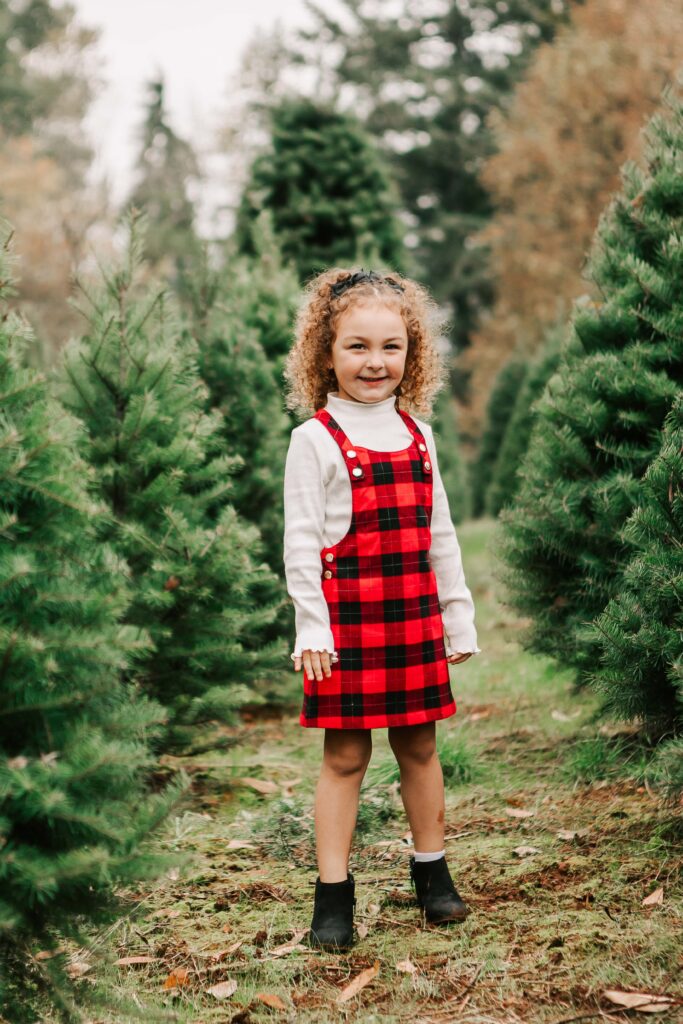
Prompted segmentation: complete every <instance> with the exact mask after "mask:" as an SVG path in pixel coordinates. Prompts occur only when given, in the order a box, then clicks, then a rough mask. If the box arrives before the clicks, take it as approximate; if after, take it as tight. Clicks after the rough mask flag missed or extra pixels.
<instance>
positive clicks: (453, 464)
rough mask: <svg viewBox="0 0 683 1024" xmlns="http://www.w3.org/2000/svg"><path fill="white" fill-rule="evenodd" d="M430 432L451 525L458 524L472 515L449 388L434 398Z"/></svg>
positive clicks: (465, 471) (469, 494)
mask: <svg viewBox="0 0 683 1024" xmlns="http://www.w3.org/2000/svg"><path fill="white" fill-rule="evenodd" d="M432 430H433V433H434V440H435V441H436V446H437V449H438V456H439V472H440V473H441V479H442V480H443V485H444V488H445V491H446V494H447V496H448V506H449V508H450V512H451V518H452V520H453V522H454V523H461V522H463V520H465V519H467V518H468V517H469V515H470V514H471V508H472V495H471V491H470V486H469V479H468V476H467V468H466V466H465V461H464V459H463V457H462V455H461V452H460V438H459V436H458V426H457V421H456V418H455V403H454V401H453V397H452V395H451V393H450V391H449V390H448V389H444V390H443V391H440V392H439V394H438V395H437V398H436V402H435V403H434V419H433V421H432Z"/></svg>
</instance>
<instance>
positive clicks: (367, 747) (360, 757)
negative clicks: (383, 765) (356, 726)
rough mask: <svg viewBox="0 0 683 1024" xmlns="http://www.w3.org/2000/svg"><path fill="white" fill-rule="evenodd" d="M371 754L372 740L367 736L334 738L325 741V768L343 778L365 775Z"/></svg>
mask: <svg viewBox="0 0 683 1024" xmlns="http://www.w3.org/2000/svg"><path fill="white" fill-rule="evenodd" d="M368 733H369V730H368ZM371 754H372V740H371V738H370V736H369V735H368V736H367V737H366V736H363V737H360V738H359V737H356V736H353V737H351V736H348V737H340V736H335V737H334V739H329V738H328V737H326V739H325V750H324V757H323V760H324V764H325V767H326V768H327V769H328V770H329V771H331V772H333V773H334V774H335V775H339V776H341V777H343V778H346V777H349V776H353V775H361V776H362V775H365V771H366V769H367V767H368V764H369V763H370V756H371Z"/></svg>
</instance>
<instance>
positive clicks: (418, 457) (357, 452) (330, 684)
mask: <svg viewBox="0 0 683 1024" xmlns="http://www.w3.org/2000/svg"><path fill="white" fill-rule="evenodd" d="M397 412H399V413H400V415H401V416H402V417H403V420H404V421H405V423H406V425H407V427H408V429H409V430H410V433H411V434H412V437H413V440H412V443H411V444H410V446H409V447H408V448H404V449H402V450H401V451H396V452H377V451H373V450H372V449H370V448H362V447H360V446H359V445H353V444H351V442H350V441H349V439H348V437H347V436H346V434H345V433H344V431H343V430H342V429H341V427H340V426H339V424H338V423H337V421H336V420H335V419H334V418H333V416H332V415H331V414H330V413H329V412H328V411H327V410H326V409H319V410H318V411H317V412H316V414H315V416H316V419H318V420H320V422H321V423H322V424H323V425H324V426H325V427H326V428H327V430H328V431H329V432H330V434H331V436H332V437H333V438H334V440H335V441H336V442H337V444H338V445H339V447H340V448H341V450H342V454H343V456H344V462H345V464H346V468H347V469H348V472H349V478H350V481H351V495H352V514H351V524H350V526H349V530H348V533H347V534H346V536H345V537H342V539H341V540H340V541H338V543H337V544H333V545H332V546H331V547H325V548H323V549H322V551H321V552H320V559H321V577H322V578H321V586H322V591H323V594H324V596H325V600H326V601H327V604H328V607H329V610H330V627H331V630H332V635H333V637H334V649H335V650H336V651H337V652H338V655H339V661H338V662H337V663H335V664H332V665H331V675H330V676H329V677H328V676H325V675H323V678H322V680H320V681H318V680H317V679H315V678H313V679H308V677H307V675H306V671H305V669H304V670H303V682H304V701H303V707H302V710H301V715H300V717H299V721H300V722H301V724H302V725H305V726H318V727H321V728H323V727H324V728H333V729H377V728H382V727H386V726H394V725H418V724H420V723H422V722H432V721H434V720H435V719H439V718H448V717H449V716H450V715H453V714H455V710H456V705H455V701H454V699H453V694H452V693H451V688H450V677H449V670H448V662H447V660H446V649H445V645H444V636H443V633H444V629H443V620H442V618H441V610H440V607H439V598H438V593H437V587H436V578H435V576H434V570H433V569H432V567H431V564H430V561H429V549H430V547H431V533H430V529H429V527H430V523H431V518H432V467H431V464H430V461H429V452H428V450H427V445H426V444H425V440H424V436H423V434H422V432H421V430H420V429H419V427H418V426H417V424H416V423H415V421H414V420H413V419H412V418H411V417H410V416H409V415H408V413H406V412H404V411H403V410H402V409H397Z"/></svg>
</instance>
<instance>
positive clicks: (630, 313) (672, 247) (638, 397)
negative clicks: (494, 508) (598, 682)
mask: <svg viewBox="0 0 683 1024" xmlns="http://www.w3.org/2000/svg"><path fill="white" fill-rule="evenodd" d="M682 142H683V104H682V102H681V97H680V95H679V93H678V91H676V90H671V89H670V90H667V92H666V93H665V105H664V109H663V110H662V111H661V112H660V113H659V114H657V115H656V116H655V117H654V118H653V119H652V120H651V122H650V124H649V126H648V128H647V131H646V148H645V161H644V166H643V167H641V166H638V165H635V164H633V163H628V164H626V166H625V168H624V170H623V174H622V177H623V186H622V190H621V192H620V193H618V194H617V195H616V196H615V198H614V200H613V202H612V203H611V204H610V206H609V208H608V210H607V211H606V212H605V214H604V215H603V216H602V218H601V220H600V224H599V227H598V230H597V234H596V239H595V243H594V246H593V249H592V252H591V254H590V260H589V273H590V276H591V278H592V280H593V281H594V282H595V284H596V286H597V288H598V289H599V291H600V293H601V294H602V296H603V301H602V302H590V303H586V304H585V305H584V306H583V307H577V308H576V309H575V312H574V317H573V323H572V330H571V332H570V335H569V338H568V343H567V345H566V348H565V351H564V353H563V358H562V362H561V365H560V368H559V371H558V373H557V374H555V376H554V377H553V378H552V380H551V382H550V385H549V387H548V388H547V389H546V391H545V393H544V395H543V397H542V398H541V400H540V401H539V404H538V414H537V420H536V423H535V426H534V428H533V431H532V436H531V440H530V443H529V449H528V452H527V454H526V457H525V459H524V462H523V465H522V468H521V476H522V484H521V487H520V489H519V492H518V495H517V499H516V503H515V505H514V507H513V508H512V509H509V510H504V511H503V512H502V513H501V518H502V521H503V526H502V529H501V535H500V549H501V552H502V557H503V560H504V563H505V567H504V570H503V573H502V576H503V580H504V582H505V583H506V584H507V587H508V600H509V603H510V604H512V605H513V606H514V607H515V608H516V609H517V610H518V611H520V612H521V613H522V614H524V615H526V616H528V617H529V618H530V620H531V626H530V628H529V630H528V633H527V635H526V637H525V642H526V643H527V645H528V646H529V647H530V648H531V649H533V650H536V651H539V652H541V653H546V654H549V655H551V656H554V657H555V658H556V659H558V660H559V661H560V662H562V663H564V664H566V665H570V666H574V667H575V668H577V669H578V670H579V679H580V680H581V679H585V673H590V672H591V671H592V669H593V667H594V666H595V664H596V663H597V662H598V660H599V649H598V647H597V643H596V641H591V640H590V639H589V638H587V636H586V634H585V633H584V632H582V627H583V626H584V625H586V624H587V623H590V622H592V621H593V620H594V619H595V617H596V616H597V615H599V614H600V612H602V611H603V610H604V608H605V607H606V606H607V604H608V602H609V600H610V599H611V598H613V597H616V595H617V594H618V593H619V591H620V589H621V586H622V579H623V571H624V568H625V566H626V564H627V563H628V560H629V558H630V556H631V553H632V548H631V545H630V543H629V541H628V540H627V539H626V538H624V536H623V534H622V527H623V525H624V523H625V521H626V519H627V518H628V516H629V515H630V513H631V512H632V510H633V508H634V507H635V505H636V504H637V502H638V500H639V496H640V479H641V478H642V476H643V474H644V473H645V471H646V470H647V468H648V466H649V464H650V463H651V462H652V461H653V459H654V458H655V456H656V455H657V451H658V448H659V437H660V431H661V428H662V424H663V422H664V419H665V416H666V414H667V412H668V411H669V409H670V408H671V405H672V402H673V400H674V398H675V397H676V395H677V394H678V393H679V392H680V389H681V383H682V381H683V331H681V324H683V273H682V271H683V244H682V242H681V233H680V223H681V218H682V217H683V174H682V173H681V172H682V171H683V165H682V162H681V152H682Z"/></svg>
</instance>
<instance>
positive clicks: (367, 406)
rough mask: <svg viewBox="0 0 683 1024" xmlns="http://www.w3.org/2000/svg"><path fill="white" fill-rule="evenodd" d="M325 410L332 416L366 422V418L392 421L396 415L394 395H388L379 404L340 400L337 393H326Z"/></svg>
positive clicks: (346, 399)
mask: <svg viewBox="0 0 683 1024" xmlns="http://www.w3.org/2000/svg"><path fill="white" fill-rule="evenodd" d="M327 409H329V411H330V412H331V413H332V415H334V413H335V412H337V413H339V414H340V415H341V416H345V417H347V418H348V417H351V418H353V419H355V420H365V421H367V417H368V416H373V417H376V418H378V419H387V418H388V419H392V418H393V417H394V415H395V413H396V395H395V394H392V395H389V397H388V398H383V399H382V401H381V402H352V401H350V400H349V399H348V398H340V397H339V392H338V391H328V392H327Z"/></svg>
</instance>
